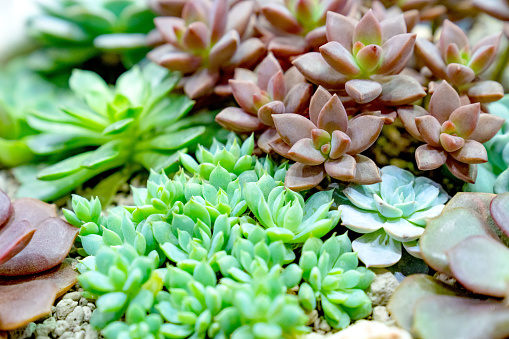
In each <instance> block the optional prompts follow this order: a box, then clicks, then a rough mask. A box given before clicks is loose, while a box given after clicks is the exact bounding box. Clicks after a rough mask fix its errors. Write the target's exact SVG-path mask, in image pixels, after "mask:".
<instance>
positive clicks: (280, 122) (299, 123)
mask: <svg viewBox="0 0 509 339" xmlns="http://www.w3.org/2000/svg"><path fill="white" fill-rule="evenodd" d="M272 118H273V119H274V124H275V125H276V129H277V131H278V133H279V135H280V136H281V139H283V141H284V142H286V143H287V144H288V145H289V146H290V147H291V146H293V145H294V144H295V143H296V142H297V141H299V140H300V139H302V138H310V137H311V131H312V130H313V129H315V128H316V126H315V125H314V124H313V123H312V122H311V121H310V120H309V119H307V118H305V117H303V116H302V115H298V114H293V113H283V114H278V115H274V116H273V117H272Z"/></svg>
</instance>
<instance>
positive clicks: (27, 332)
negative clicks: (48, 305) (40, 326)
mask: <svg viewBox="0 0 509 339" xmlns="http://www.w3.org/2000/svg"><path fill="white" fill-rule="evenodd" d="M35 328H36V325H35V323H30V324H28V325H26V326H25V327H22V328H18V329H16V330H14V331H11V332H9V339H26V338H30V337H32V334H33V333H34V332H35Z"/></svg>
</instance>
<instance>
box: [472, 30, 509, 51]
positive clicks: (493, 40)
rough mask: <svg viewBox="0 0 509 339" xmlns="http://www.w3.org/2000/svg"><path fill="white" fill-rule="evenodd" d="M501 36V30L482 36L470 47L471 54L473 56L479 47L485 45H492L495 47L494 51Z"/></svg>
mask: <svg viewBox="0 0 509 339" xmlns="http://www.w3.org/2000/svg"><path fill="white" fill-rule="evenodd" d="M501 37H502V32H500V33H495V34H492V35H488V36H487V37H484V38H482V39H481V40H479V41H478V42H477V43H476V44H475V45H474V47H473V48H472V56H474V55H475V54H476V53H477V51H478V50H479V49H481V48H482V47H485V46H493V47H495V51H496V50H497V49H498V45H499V43H500V38H501Z"/></svg>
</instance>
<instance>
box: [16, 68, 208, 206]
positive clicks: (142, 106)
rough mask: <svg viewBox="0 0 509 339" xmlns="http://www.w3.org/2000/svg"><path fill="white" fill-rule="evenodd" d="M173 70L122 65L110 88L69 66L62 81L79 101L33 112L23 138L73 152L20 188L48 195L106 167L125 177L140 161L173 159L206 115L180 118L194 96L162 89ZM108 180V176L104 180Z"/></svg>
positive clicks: (166, 165)
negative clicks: (65, 80) (67, 75)
mask: <svg viewBox="0 0 509 339" xmlns="http://www.w3.org/2000/svg"><path fill="white" fill-rule="evenodd" d="M177 82H178V77H177V76H176V75H174V74H170V73H169V72H168V71H167V70H166V69H164V68H162V67H159V66H157V65H155V64H148V65H146V66H145V67H144V68H143V69H140V68H139V67H134V68H132V69H131V70H130V71H128V72H125V73H124V74H123V75H122V76H121V77H120V78H119V79H118V81H117V84H116V86H115V88H111V87H109V86H108V85H107V84H106V83H105V82H104V80H103V79H102V78H101V77H100V76H98V75H97V74H95V73H93V72H88V71H80V70H75V71H74V72H73V75H72V76H71V78H70V81H69V84H70V86H71V89H72V90H73V91H74V93H75V94H76V96H77V97H79V98H80V99H83V101H84V102H85V103H86V106H84V105H83V106H78V105H74V106H73V107H68V108H63V109H62V110H61V111H51V112H49V111H44V112H36V113H34V114H33V115H31V116H29V118H28V122H29V125H30V127H32V128H34V129H36V130H38V131H41V134H38V135H36V136H33V137H32V138H30V140H29V141H28V146H29V147H30V149H31V150H32V151H33V152H34V153H35V154H38V155H46V156H49V155H57V156H58V155H60V154H64V155H69V154H75V155H73V156H70V157H68V158H66V159H65V160H63V161H60V162H58V163H56V164H54V165H51V166H49V167H46V168H44V169H43V170H41V171H40V172H38V173H37V177H38V179H39V180H37V181H34V180H27V181H26V182H25V185H24V186H23V187H22V188H21V189H20V195H23V196H31V197H37V198H39V199H41V200H52V199H55V198H58V197H60V196H61V195H63V194H66V193H68V192H70V191H72V190H73V189H75V188H76V187H77V186H79V185H81V184H83V183H84V182H86V181H87V180H89V179H91V178H93V177H95V176H97V175H99V174H101V173H103V172H105V171H108V170H111V169H115V168H121V167H123V168H124V173H125V174H124V175H123V178H124V180H126V179H127V178H129V177H130V175H131V174H132V173H133V172H134V171H137V170H138V169H139V168H141V167H144V168H146V169H147V170H150V169H154V170H156V171H160V170H169V169H171V168H172V167H174V166H176V164H177V162H178V160H179V155H178V153H176V152H177V151H178V150H181V149H183V148H184V147H185V146H188V145H190V144H192V143H193V142H195V141H196V140H197V139H198V138H199V137H200V135H202V134H203V133H204V131H205V130H206V128H205V126H194V125H199V124H204V123H207V122H210V121H211V119H212V117H211V116H209V115H208V114H200V115H195V116H191V117H187V118H184V116H185V115H186V114H187V113H188V112H189V110H190V109H191V108H192V107H193V101H191V100H189V99H188V98H187V97H185V96H182V95H176V94H172V95H168V93H169V92H170V91H171V90H172V89H173V87H174V86H175V84H176V83H177ZM106 180H107V179H106Z"/></svg>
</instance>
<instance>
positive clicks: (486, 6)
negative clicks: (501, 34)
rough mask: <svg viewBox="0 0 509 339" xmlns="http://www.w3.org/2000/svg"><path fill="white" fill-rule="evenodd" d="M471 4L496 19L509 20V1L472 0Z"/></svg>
mask: <svg viewBox="0 0 509 339" xmlns="http://www.w3.org/2000/svg"><path fill="white" fill-rule="evenodd" d="M472 5H473V6H474V7H475V8H477V9H480V10H481V11H483V12H486V13H487V14H489V15H491V16H493V17H495V18H497V19H500V20H504V21H508V20H509V3H507V1H506V0H487V1H482V0H473V1H472Z"/></svg>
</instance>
